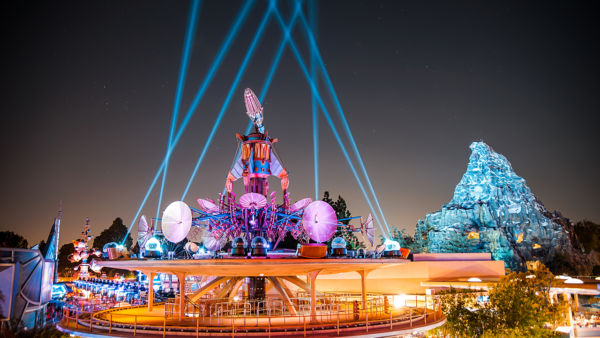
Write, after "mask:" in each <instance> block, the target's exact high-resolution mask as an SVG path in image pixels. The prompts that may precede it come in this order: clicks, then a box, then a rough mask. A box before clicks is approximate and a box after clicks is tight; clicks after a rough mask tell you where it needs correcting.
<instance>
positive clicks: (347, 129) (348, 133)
mask: <svg viewBox="0 0 600 338" xmlns="http://www.w3.org/2000/svg"><path fill="white" fill-rule="evenodd" d="M277 13H278V12H277ZM300 18H301V20H302V23H303V25H304V28H305V29H306V30H307V35H308V39H309V41H310V45H311V50H314V52H315V56H316V61H317V62H318V63H319V68H320V70H321V72H322V73H323V75H324V76H325V80H326V82H327V85H328V87H329V91H330V92H331V94H332V97H333V100H334V102H335V105H336V108H337V111H338V114H339V116H340V120H341V121H342V124H343V126H344V130H345V132H346V136H347V137H348V139H349V140H350V144H351V146H352V150H353V151H354V155H355V156H356V158H357V159H358V164H359V165H360V168H361V170H362V173H363V175H364V177H365V179H366V180H367V184H368V185H369V189H370V191H371V194H372V195H373V198H374V199H375V203H376V204H377V208H378V209H379V213H380V214H381V217H382V218H383V222H384V224H385V227H386V229H387V231H388V235H389V234H390V230H389V227H388V225H387V221H386V220H385V216H384V214H383V211H382V210H381V206H380V205H379V200H378V199H377V195H376V194H375V190H374V189H373V185H372V184H371V180H370V179H369V175H368V174H367V169H366V168H365V165H364V163H363V161H362V158H361V156H360V152H359V151H358V147H357V146H356V142H355V141H354V137H353V136H352V131H351V130H350V126H349V125H348V121H347V120H346V116H345V115H344V111H343V110H342V105H341V104H340V101H339V99H338V97H337V94H336V92H335V89H334V88H333V83H332V82H331V78H330V77H329V73H327V69H325V64H324V63H323V59H322V58H321V54H320V53H319V50H318V47H317V43H316V41H315V38H314V36H313V33H312V31H311V29H310V26H309V25H308V22H307V21H306V18H305V17H304V14H302V13H301V17H300ZM373 214H375V213H373ZM380 224H381V223H380ZM384 234H385V233H384Z"/></svg>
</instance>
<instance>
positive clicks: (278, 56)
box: [181, 2, 301, 200]
mask: <svg viewBox="0 0 600 338" xmlns="http://www.w3.org/2000/svg"><path fill="white" fill-rule="evenodd" d="M300 3H301V2H300ZM271 5H272V6H274V5H273V3H271ZM300 13H301V7H300V6H297V7H296V10H295V11H294V14H293V17H292V19H291V21H290V23H289V25H288V26H285V25H284V28H283V31H284V36H283V39H282V40H281V43H280V44H279V48H278V50H277V53H276V54H275V58H274V61H273V63H272V64H271V69H270V70H269V73H268V75H267V78H266V80H265V83H264V85H263V88H262V92H261V96H260V99H259V100H260V101H263V100H264V98H265V96H266V95H267V91H268V90H269V87H270V85H271V81H272V79H273V75H274V74H275V70H276V69H277V67H278V65H279V63H280V61H281V56H282V55H283V51H284V50H285V46H286V44H287V41H289V40H290V34H289V32H290V30H291V29H292V28H293V27H294V25H295V23H296V20H297V19H298V16H299V14H300ZM255 38H256V36H255ZM241 70H242V68H240V71H241ZM242 72H243V71H242ZM238 75H239V73H238ZM240 76H241V75H240ZM234 84H235V85H232V87H231V88H230V92H229V96H228V98H227V100H226V101H225V103H224V105H223V108H222V109H221V112H222V113H223V114H224V111H225V109H227V106H228V105H229V100H230V99H231V97H230V96H231V95H233V92H232V91H233V90H234V89H235V87H236V86H237V82H234ZM219 116H220V115H219ZM218 119H219V118H218ZM252 126H253V124H252V122H250V123H248V127H246V133H245V134H244V135H248V134H249V133H250V130H251V129H252ZM213 128H214V127H213ZM214 131H216V129H215V130H214ZM211 135H212V133H211ZM211 142H212V137H211V136H209V139H208V141H207V143H206V145H205V150H206V149H208V146H210V143H211ZM205 150H203V151H202V154H201V155H200V159H199V160H198V163H196V168H195V169H194V172H193V173H192V176H191V177H190V180H189V182H188V185H187V188H186V190H185V192H184V193H183V197H182V198H181V199H182V200H183V198H184V197H185V195H187V192H188V190H189V187H190V185H191V183H192V181H193V180H194V177H195V176H196V172H197V169H198V168H199V166H200V165H201V163H202V160H203V158H204V154H205ZM238 156H240V150H239V149H238V151H237V153H236V155H235V158H234V162H235V160H237V157H238ZM225 192H226V188H223V194H225Z"/></svg>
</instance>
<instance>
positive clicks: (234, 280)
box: [215, 277, 241, 299]
mask: <svg viewBox="0 0 600 338" xmlns="http://www.w3.org/2000/svg"><path fill="white" fill-rule="evenodd" d="M227 278H231V279H230V280H229V283H227V284H225V286H224V287H223V289H222V290H221V291H219V293H218V294H217V297H215V299H221V298H225V295H227V292H229V290H231V287H232V286H233V285H234V284H235V283H237V281H238V280H239V279H240V278H241V277H227Z"/></svg>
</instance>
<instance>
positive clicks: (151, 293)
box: [147, 272, 156, 312]
mask: <svg viewBox="0 0 600 338" xmlns="http://www.w3.org/2000/svg"><path fill="white" fill-rule="evenodd" d="M147 276H148V312H152V310H154V277H156V272H150V274H148V275H147Z"/></svg>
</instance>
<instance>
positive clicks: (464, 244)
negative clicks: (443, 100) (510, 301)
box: [415, 142, 599, 275]
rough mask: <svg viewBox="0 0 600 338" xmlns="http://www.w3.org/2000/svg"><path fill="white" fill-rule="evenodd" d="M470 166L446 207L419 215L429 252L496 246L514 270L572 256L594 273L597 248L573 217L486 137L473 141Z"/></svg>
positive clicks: (419, 234)
mask: <svg viewBox="0 0 600 338" xmlns="http://www.w3.org/2000/svg"><path fill="white" fill-rule="evenodd" d="M470 148H471V150H472V154H471V157H470V158H469V165H468V166H467V172H466V173H465V174H464V175H463V177H462V179H461V181H460V182H459V183H458V185H457V186H456V189H455V190H454V197H453V198H452V200H451V201H450V202H448V203H447V204H445V205H444V206H442V209H441V210H439V211H436V212H434V213H430V214H427V215H426V216H425V218H424V219H422V220H419V222H418V223H417V227H416V231H415V241H416V242H417V243H418V244H419V245H420V246H421V247H420V249H421V250H422V251H424V252H432V253H442V252H491V253H492V257H493V258H494V259H495V260H503V261H504V262H505V264H506V267H508V268H510V269H511V270H524V269H525V268H526V266H527V264H528V263H531V262H535V261H541V262H543V263H544V264H548V262H551V261H552V260H553V258H554V256H555V255H556V254H560V255H563V256H565V257H566V259H567V260H568V261H569V263H570V264H571V266H572V267H573V269H574V270H575V271H577V272H578V273H580V274H587V275H589V274H590V273H591V270H592V267H593V266H594V265H598V264H599V258H598V255H597V254H596V253H595V252H591V253H588V254H584V253H582V252H581V244H580V243H579V241H578V240H577V237H576V235H575V232H574V231H573V222H572V221H571V220H569V219H567V218H564V217H563V216H562V215H561V214H560V212H558V211H555V212H554V213H550V212H549V211H548V210H546V208H545V207H544V205H543V204H542V202H541V201H540V200H539V199H538V198H537V197H536V196H535V195H533V194H532V193H531V190H530V189H529V187H528V186H527V183H526V182H525V180H524V179H523V178H521V177H520V176H518V175H517V174H515V172H514V171H513V169H512V166H511V164H510V162H508V160H507V159H506V157H504V156H503V155H501V154H498V153H496V152H495V151H494V150H493V149H492V148H491V147H490V146H488V145H487V144H485V143H483V142H474V143H472V144H471V147H470Z"/></svg>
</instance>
